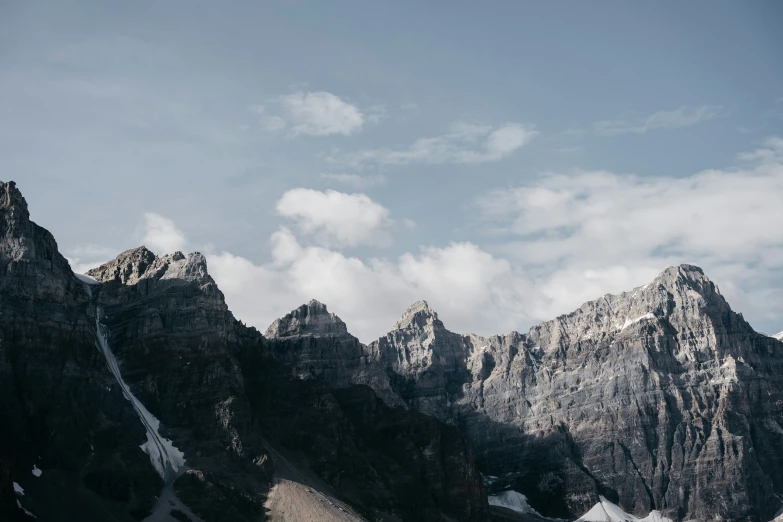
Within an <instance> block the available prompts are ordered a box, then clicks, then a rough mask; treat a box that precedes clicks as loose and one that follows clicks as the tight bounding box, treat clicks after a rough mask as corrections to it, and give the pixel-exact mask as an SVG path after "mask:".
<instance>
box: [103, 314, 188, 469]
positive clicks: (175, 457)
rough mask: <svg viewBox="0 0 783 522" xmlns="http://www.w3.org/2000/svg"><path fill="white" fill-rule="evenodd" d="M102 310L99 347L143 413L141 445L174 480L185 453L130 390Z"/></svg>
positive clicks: (126, 396)
mask: <svg viewBox="0 0 783 522" xmlns="http://www.w3.org/2000/svg"><path fill="white" fill-rule="evenodd" d="M101 312H102V311H101V309H100V307H99V308H98V309H97V310H96V313H95V316H96V318H95V323H96V328H97V333H98V335H97V338H98V347H99V348H100V350H101V352H103V355H104V357H106V365H107V366H108V367H109V370H110V371H111V373H112V374H113V375H114V378H115V379H116V380H117V383H118V384H119V385H120V388H121V389H122V393H123V395H124V396H125V398H126V399H127V400H129V401H130V402H131V404H132V405H133V409H134V410H136V414H137V415H138V416H139V420H141V423H142V424H143V425H144V428H145V429H146V430H147V442H145V443H144V444H142V445H141V446H140V448H141V449H142V451H144V453H146V454H147V455H149V457H150V462H152V465H153V466H154V467H155V470H156V471H157V472H158V473H159V474H160V476H161V477H162V478H163V480H164V481H166V482H169V481H173V480H174V479H175V478H176V477H177V475H178V473H179V471H180V470H181V469H182V468H183V467H184V465H185V454H184V453H182V452H181V451H180V450H178V449H177V448H176V447H174V444H173V443H172V442H171V441H170V440H169V439H165V438H163V437H161V435H160V433H159V432H158V430H159V429H160V421H159V420H158V419H157V418H155V416H154V415H153V414H152V413H150V412H149V410H147V408H145V407H144V405H143V404H142V403H141V401H139V400H138V399H137V398H136V396H135V395H133V393H132V392H131V391H130V388H129V387H128V385H127V384H125V381H124V380H123V378H122V374H121V373H120V367H119V365H118V364H117V358H116V357H115V356H114V353H112V351H111V348H109V340H108V332H106V329H105V327H104V326H103V325H102V324H101V323H100V316H101Z"/></svg>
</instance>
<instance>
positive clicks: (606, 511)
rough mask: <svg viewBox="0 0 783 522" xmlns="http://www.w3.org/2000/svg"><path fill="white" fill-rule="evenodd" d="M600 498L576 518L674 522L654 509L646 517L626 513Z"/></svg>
mask: <svg viewBox="0 0 783 522" xmlns="http://www.w3.org/2000/svg"><path fill="white" fill-rule="evenodd" d="M598 500H599V502H598V504H596V505H595V506H593V507H592V508H591V509H590V511H588V512H587V513H585V514H584V515H582V516H581V517H579V518H578V519H576V522H672V520H671V519H669V518H666V517H665V516H663V515H661V512H660V511H655V510H653V511H650V514H649V515H647V516H646V517H644V518H639V517H635V516H633V515H631V514H629V513H626V512H625V511H623V510H622V509H620V507H619V506H617V505H616V504H613V503H612V502H609V501H608V500H606V498H604V497H602V496H599V497H598Z"/></svg>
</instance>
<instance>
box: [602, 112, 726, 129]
mask: <svg viewBox="0 0 783 522" xmlns="http://www.w3.org/2000/svg"><path fill="white" fill-rule="evenodd" d="M721 109H722V108H721V107H718V106H712V105H702V106H700V107H680V108H679V109H674V110H670V111H658V112H655V113H653V114H650V115H649V116H647V117H646V118H640V119H635V120H603V121H598V122H595V124H593V130H594V131H595V132H597V133H598V134H628V133H633V134H644V133H645V132H648V131H651V130H656V129H679V128H683V127H691V126H693V125H697V124H699V123H702V122H705V121H708V120H711V119H714V118H717V117H718V116H719V115H720V112H721Z"/></svg>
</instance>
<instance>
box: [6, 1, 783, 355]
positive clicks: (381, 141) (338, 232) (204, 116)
mask: <svg viewBox="0 0 783 522" xmlns="http://www.w3.org/2000/svg"><path fill="white" fill-rule="evenodd" d="M781 64H783V3H780V2H777V1H774V0H771V1H755V0H751V1H747V2H733V1H722V0H709V1H703V0H693V1H690V2H675V1H661V2H646V3H642V2H624V1H623V2H620V1H609V0H607V1H602V2H577V1H570V2H569V1H556V2H467V1H465V2H463V1H449V2H407V1H395V2H370V3H368V2H361V1H336V2H316V1H312V2H307V1H288V2H273V1H270V2H254V1H242V2H240V1H226V2H204V1H193V0H189V1H180V0H169V1H166V2H152V1H145V0H141V1H137V2H107V1H105V0H100V1H89V0H79V1H76V2H61V1H58V0H54V1H49V0H41V1H36V2H28V1H23V0H5V1H3V2H0V179H3V180H4V181H9V180H13V181H16V182H17V184H18V186H19V188H20V189H21V190H22V192H23V194H24V195H25V197H26V199H27V201H28V203H29V206H30V211H31V215H32V217H33V219H34V220H35V221H36V222H37V223H38V224H40V225H42V226H44V227H46V228H47V229H49V230H50V231H51V232H52V233H53V234H54V235H55V237H56V238H57V240H58V244H59V247H60V250H61V252H63V254H64V255H66V256H67V257H68V259H69V260H70V262H71V264H72V266H73V268H74V269H75V270H76V271H78V272H82V271H85V270H87V269H88V268H90V267H93V266H97V265H99V264H100V263H102V262H105V261H107V260H109V259H112V258H114V257H115V256H116V255H117V254H118V253H119V252H121V251H123V250H126V249H129V248H134V247H136V246H138V245H140V244H145V245H146V246H147V247H148V248H150V249H151V250H152V251H153V252H155V253H156V254H158V255H163V254H166V253H170V252H173V251H176V250H181V251H184V252H193V251H200V252H203V253H205V254H206V256H207V260H208V265H209V271H210V273H211V274H212V276H213V277H214V279H215V280H216V281H217V283H218V285H219V287H220V288H221V289H222V290H223V292H224V293H225V295H226V300H227V303H228V305H229V307H230V308H231V309H232V311H233V312H234V313H235V315H236V316H237V317H238V318H239V319H242V320H243V321H245V322H246V323H249V324H252V325H254V326H257V327H258V328H259V329H260V330H261V331H264V330H265V329H266V327H267V326H268V325H269V324H270V323H271V322H272V321H273V320H274V319H275V318H277V317H280V316H282V315H284V314H285V313H287V312H288V311H290V310H291V309H293V308H296V307H297V306H299V305H300V304H303V303H305V302H307V301H309V300H310V299H318V300H319V301H322V302H324V303H326V304H327V306H328V307H329V309H330V311H332V312H335V313H336V314H338V315H339V316H340V317H341V318H342V319H343V320H345V321H346V323H347V324H348V328H349V330H350V331H351V332H352V333H354V334H355V335H357V336H358V337H359V338H360V340H362V341H364V342H369V341H372V340H373V339H375V338H377V337H379V336H380V335H383V334H384V333H385V332H386V331H388V330H389V329H390V327H391V326H392V324H393V323H394V322H395V320H396V319H397V318H398V317H399V316H400V315H401V314H402V312H403V311H404V310H405V308H406V307H407V306H409V305H410V304H412V303H413V302H415V301H417V300H420V299H424V300H427V301H428V303H429V304H430V306H431V307H432V308H433V309H435V310H436V311H437V312H438V313H439V316H440V318H441V319H442V320H443V321H444V323H445V325H446V326H447V327H448V328H449V329H451V330H453V331H457V332H463V333H464V332H475V333H479V334H484V335H488V334H500V333H507V332H509V331H511V330H519V331H526V329H527V328H529V327H530V326H532V325H534V324H536V323H538V322H540V321H543V320H548V319H551V318H554V317H556V316H557V315H559V314H563V313H567V312H570V311H572V310H574V309H576V308H577V307H579V306H580V305H581V304H582V303H583V302H585V301H588V300H591V299H595V298H598V297H600V296H601V295H604V294H606V293H619V292H622V291H625V290H629V289H631V288H633V287H634V286H638V285H642V284H645V283H647V282H649V281H651V280H652V279H653V278H654V277H655V276H656V275H657V274H658V273H659V272H661V271H662V270H663V269H665V268H666V267H667V266H670V265H675V264H680V263H692V264H697V265H699V266H701V267H702V268H703V269H704V270H705V272H706V274H707V275H708V276H709V277H710V278H711V279H712V280H713V281H715V283H716V284H717V285H718V286H719V288H720V290H721V292H722V293H723V295H724V296H726V298H727V300H728V301H729V303H730V304H731V305H732V307H733V308H734V309H735V310H736V311H740V312H742V313H743V315H744V316H745V318H746V319H747V320H748V321H750V323H751V324H752V325H753V326H754V327H755V328H756V329H757V330H759V331H762V332H766V333H770V334H771V333H774V332H777V331H779V330H783V226H781V225H783V67H781Z"/></svg>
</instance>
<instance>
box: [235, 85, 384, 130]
mask: <svg viewBox="0 0 783 522" xmlns="http://www.w3.org/2000/svg"><path fill="white" fill-rule="evenodd" d="M271 102H272V103H274V104H275V105H276V106H278V107H279V108H280V109H281V110H282V111H283V114H282V115H279V114H278V115H275V114H269V111H268V109H267V107H265V106H263V105H254V106H252V107H250V109H251V110H252V111H253V112H256V113H257V114H259V116H260V117H261V125H262V127H263V128H264V129H265V130H267V131H271V132H276V131H281V130H283V129H285V128H289V127H290V131H289V133H290V135H291V136H299V135H302V134H306V135H309V136H329V135H333V134H342V135H344V136H350V135H351V134H355V133H357V132H359V131H360V130H361V129H362V126H363V125H364V122H365V120H366V119H367V118H366V117H365V115H364V114H362V112H361V111H360V110H359V108H358V107H357V106H355V105H352V104H350V103H348V102H345V101H343V100H342V99H340V98H339V97H338V96H335V95H334V94H332V93H329V92H325V91H317V92H304V91H297V92H294V93H291V94H287V95H285V96H280V97H278V98H275V99H273V100H271ZM382 115H383V109H382V108H379V107H374V108H372V110H371V114H370V119H371V120H372V121H377V120H379V119H380V118H381V116H382Z"/></svg>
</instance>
